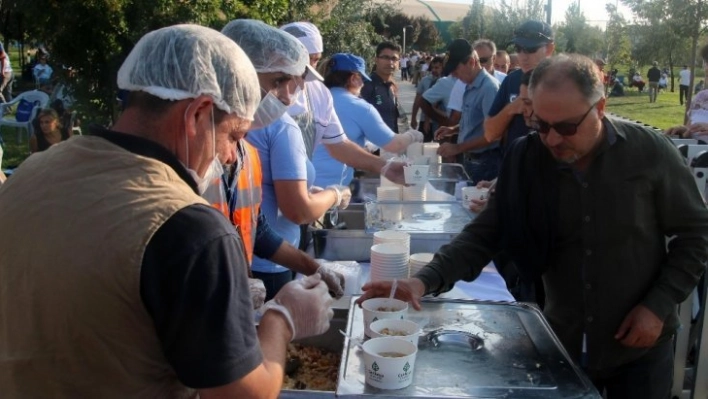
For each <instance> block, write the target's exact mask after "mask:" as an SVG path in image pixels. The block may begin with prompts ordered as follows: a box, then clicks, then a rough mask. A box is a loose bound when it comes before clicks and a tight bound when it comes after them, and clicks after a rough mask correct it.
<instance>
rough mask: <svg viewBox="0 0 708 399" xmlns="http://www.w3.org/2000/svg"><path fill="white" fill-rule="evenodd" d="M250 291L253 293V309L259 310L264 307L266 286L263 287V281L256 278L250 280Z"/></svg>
mask: <svg viewBox="0 0 708 399" xmlns="http://www.w3.org/2000/svg"><path fill="white" fill-rule="evenodd" d="M248 290H249V291H250V292H251V301H252V302H253V309H258V308H260V307H261V306H263V303H264V302H265V298H266V288H265V285H263V281H262V280H259V279H256V278H249V279H248Z"/></svg>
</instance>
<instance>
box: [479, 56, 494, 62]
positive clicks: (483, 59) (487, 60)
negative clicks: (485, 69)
mask: <svg viewBox="0 0 708 399" xmlns="http://www.w3.org/2000/svg"><path fill="white" fill-rule="evenodd" d="M491 59H492V57H479V63H480V64H486V63H488V62H489V60H491Z"/></svg>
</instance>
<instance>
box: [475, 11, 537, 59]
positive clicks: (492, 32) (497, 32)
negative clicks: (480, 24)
mask: <svg viewBox="0 0 708 399" xmlns="http://www.w3.org/2000/svg"><path fill="white" fill-rule="evenodd" d="M544 4H545V0H526V1H521V0H500V1H499V5H498V6H497V7H495V8H494V9H493V10H492V13H491V16H490V18H489V19H488V21H490V22H491V21H493V22H494V23H489V24H488V25H487V27H486V29H485V36H486V38H488V39H490V40H493V41H494V43H496V44H497V47H498V48H499V49H500V50H507V49H508V45H509V43H511V39H513V38H514V30H516V29H517V28H518V27H519V26H520V25H521V24H522V23H524V22H525V21H527V20H529V19H534V20H539V21H544V20H545V18H544Z"/></svg>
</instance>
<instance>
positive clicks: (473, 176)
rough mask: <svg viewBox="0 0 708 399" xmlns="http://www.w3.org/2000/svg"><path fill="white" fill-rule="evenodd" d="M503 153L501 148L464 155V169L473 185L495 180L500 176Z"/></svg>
mask: <svg viewBox="0 0 708 399" xmlns="http://www.w3.org/2000/svg"><path fill="white" fill-rule="evenodd" d="M501 161H502V153H501V150H500V149H499V148H495V149H493V150H487V151H484V152H481V153H467V154H464V163H463V165H464V167H465V171H467V174H468V175H469V176H470V181H471V182H472V185H475V184H477V183H479V182H480V181H482V180H487V181H490V180H494V179H496V178H497V176H498V175H499V168H500V167H501Z"/></svg>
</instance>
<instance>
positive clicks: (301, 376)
mask: <svg viewBox="0 0 708 399" xmlns="http://www.w3.org/2000/svg"><path fill="white" fill-rule="evenodd" d="M287 357H288V361H287V363H288V364H295V365H296V366H295V367H293V369H292V370H286V374H285V378H284V379H283V389H295V390H303V389H307V390H312V391H334V390H336V389H337V374H338V373H339V363H340V362H341V358H342V357H341V355H340V354H338V353H334V352H329V351H326V350H323V349H320V348H315V347H313V346H304V345H300V344H289V345H288V353H287ZM286 368H287V367H286Z"/></svg>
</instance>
